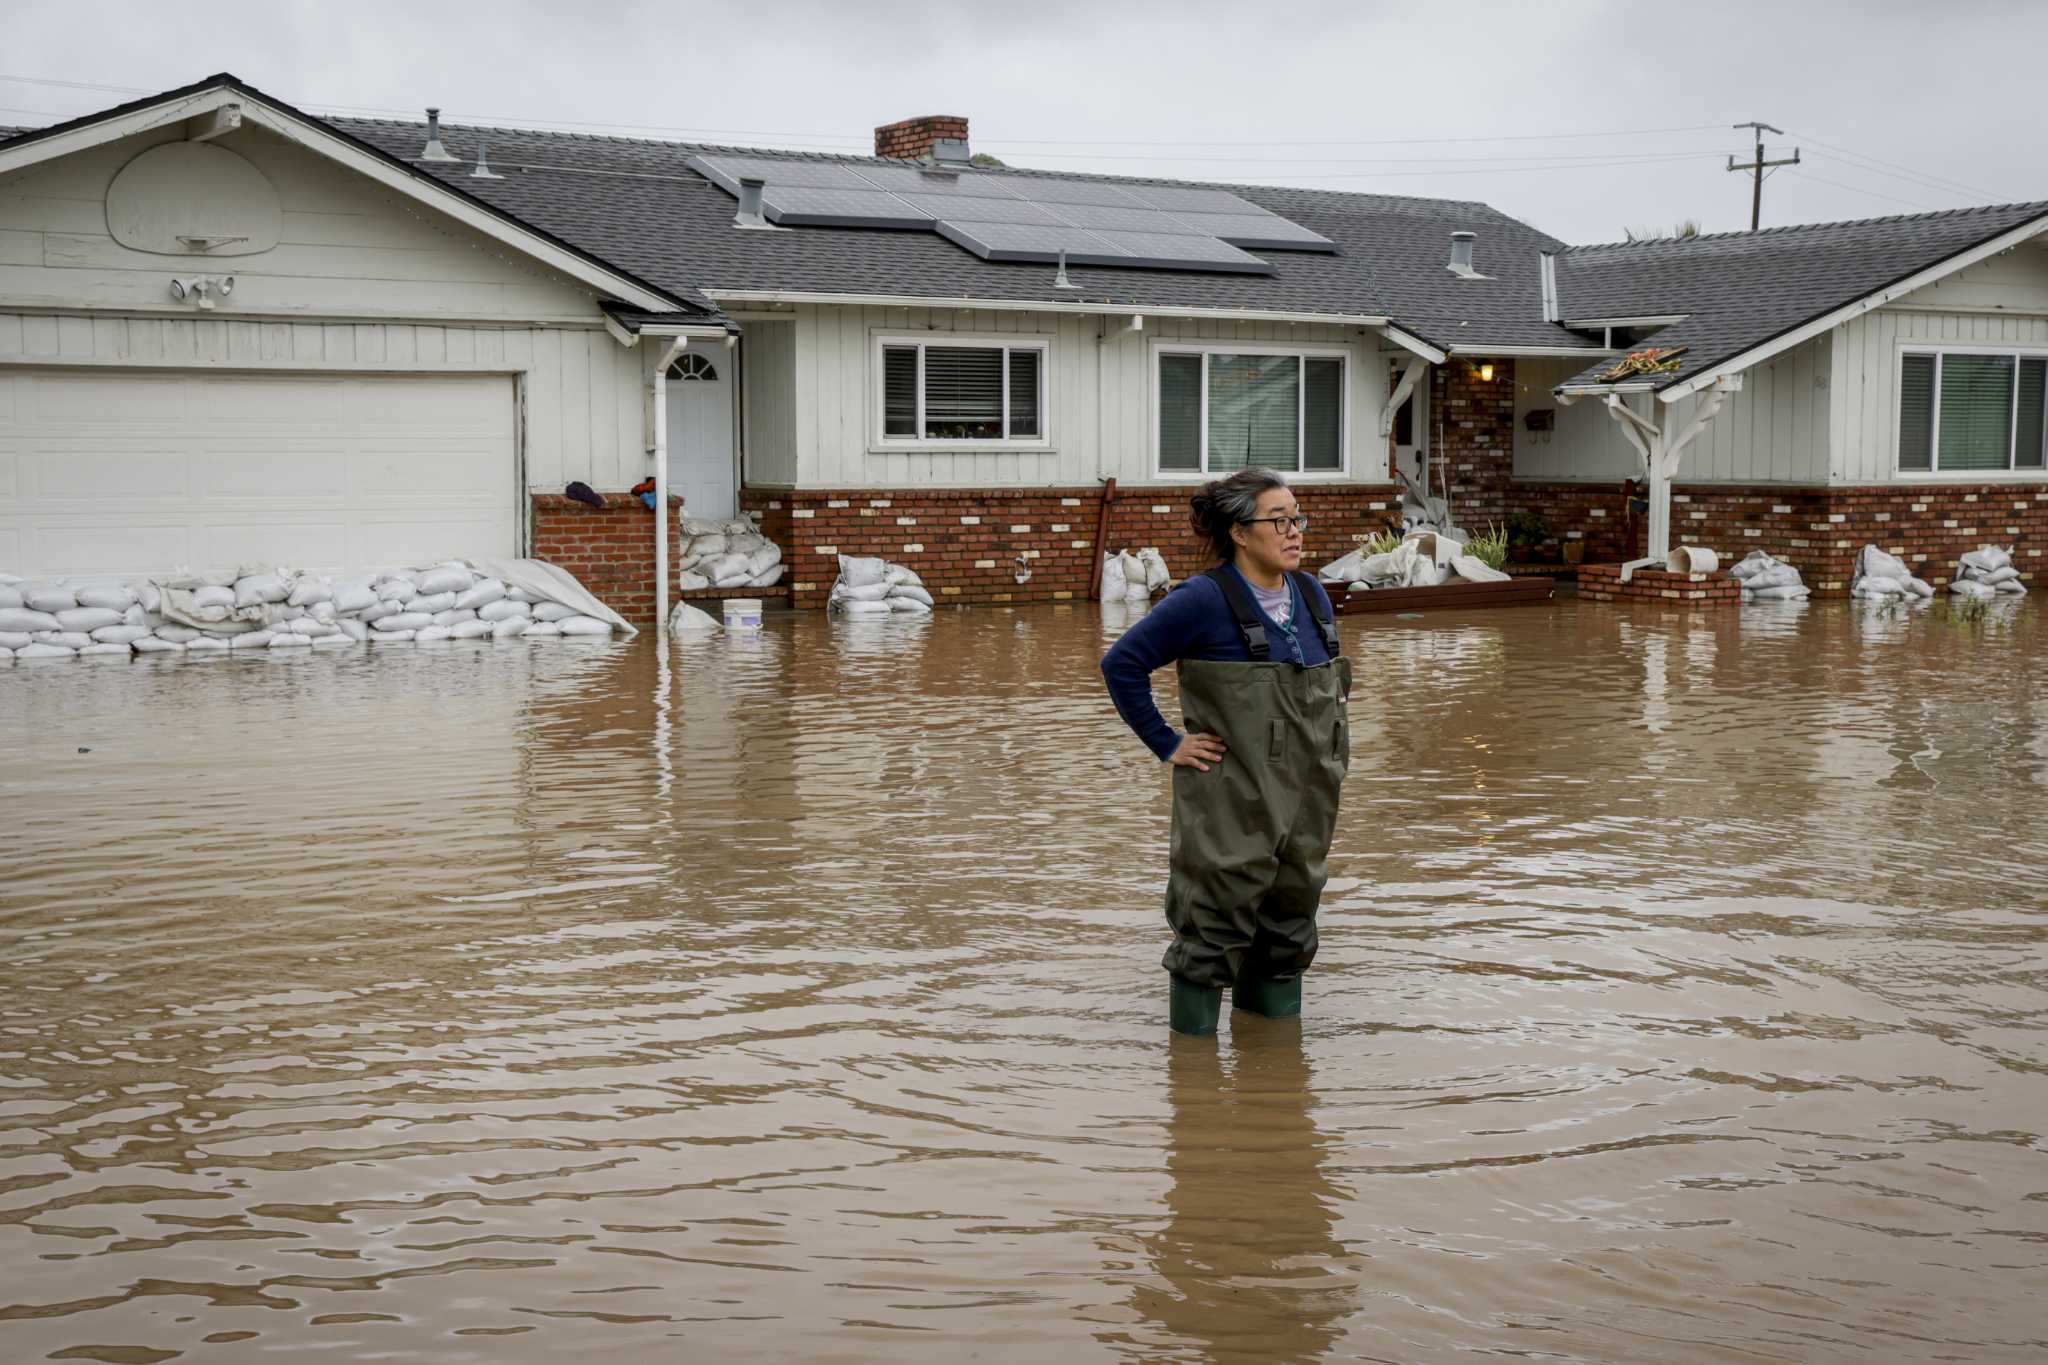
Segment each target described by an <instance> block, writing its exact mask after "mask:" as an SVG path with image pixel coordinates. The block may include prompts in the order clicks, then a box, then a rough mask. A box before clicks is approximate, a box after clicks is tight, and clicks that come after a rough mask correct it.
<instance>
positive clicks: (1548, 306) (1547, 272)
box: [1536, 251, 1562, 322]
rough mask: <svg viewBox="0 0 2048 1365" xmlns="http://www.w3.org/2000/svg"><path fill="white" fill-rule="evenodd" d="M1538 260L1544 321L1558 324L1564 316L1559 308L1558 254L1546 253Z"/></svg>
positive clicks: (1541, 254) (1538, 257) (1540, 255)
mask: <svg viewBox="0 0 2048 1365" xmlns="http://www.w3.org/2000/svg"><path fill="white" fill-rule="evenodd" d="M1536 259H1537V268H1538V270H1539V271H1540V272H1541V281H1542V288H1543V320H1544V321H1545V322H1556V321H1557V320H1558V319H1559V318H1560V317H1561V316H1562V315H1561V314H1560V312H1559V310H1558V306H1557V253H1556V252H1554V251H1545V252H1542V253H1540V254H1539V255H1538V256H1537V258H1536Z"/></svg>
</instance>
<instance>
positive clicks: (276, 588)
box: [192, 573, 292, 610]
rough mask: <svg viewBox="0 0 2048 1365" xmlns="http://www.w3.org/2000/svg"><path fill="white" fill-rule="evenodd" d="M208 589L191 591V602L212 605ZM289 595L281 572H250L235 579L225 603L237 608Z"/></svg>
mask: <svg viewBox="0 0 2048 1365" xmlns="http://www.w3.org/2000/svg"><path fill="white" fill-rule="evenodd" d="M208 591H209V589H206V588H201V589H199V590H198V591H197V592H195V593H193V594H192V600H193V602H194V603H195V604H196V605H198V606H202V607H206V606H212V605H213V603H212V602H211V601H208V600H207V593H208ZM291 595H292V589H291V584H289V583H287V582H285V581H284V575H283V574H277V573H252V574H249V575H247V576H245V577H242V578H237V579H236V580H235V586H234V588H233V590H232V591H230V592H229V594H228V598H227V605H228V606H231V607H234V608H236V609H238V610H239V609H240V608H242V607H257V606H263V605H266V604H268V603H271V602H282V601H284V600H285V599H286V598H287V597H290V596H291Z"/></svg>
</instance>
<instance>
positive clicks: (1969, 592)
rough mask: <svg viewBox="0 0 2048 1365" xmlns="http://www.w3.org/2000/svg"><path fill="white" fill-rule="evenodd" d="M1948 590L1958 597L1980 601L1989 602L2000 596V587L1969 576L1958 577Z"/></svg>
mask: <svg viewBox="0 0 2048 1365" xmlns="http://www.w3.org/2000/svg"><path fill="white" fill-rule="evenodd" d="M1948 590H1949V591H1950V592H1952V593H1954V594H1955V595H1956V596H1957V597H1968V598H1972V599H1974V600H1976V601H1979V602H1989V601H1990V600H1991V599H1992V598H1994V597H1996V596H1998V589H1996V588H1994V587H1992V586H1991V585H1990V584H1988V583H1978V582H1975V581H1973V580H1971V579H1968V578H1958V579H1956V580H1955V581H1954V582H1952V583H1950V584H1949V585H1948Z"/></svg>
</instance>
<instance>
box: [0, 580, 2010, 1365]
mask: <svg viewBox="0 0 2048 1365" xmlns="http://www.w3.org/2000/svg"><path fill="white" fill-rule="evenodd" d="M1111 610H1112V611H1113V610H1114V609H1111ZM1342 625H1343V633H1344V637H1345V644H1346V648H1347V650H1348V651H1349V652H1350V653H1351V654H1352V655H1353V656H1354V658H1356V660H1357V661H1358V674H1357V676H1358V685H1357V687H1356V690H1355V691H1354V694H1353V697H1352V703H1351V710H1352V716H1353V740H1352V754H1353V764H1352V770H1351V776H1350V779H1349V781H1348V783H1347V785H1346V789H1345V801H1346V803H1347V804H1346V805H1345V807H1344V810H1343V813H1342V816H1341V818H1340V822H1339V827H1338V837H1337V842H1336V847H1335V850H1334V851H1333V853H1332V855H1331V859H1330V867H1331V873H1332V881H1331V884H1330V888H1329V891H1328V893H1327V895H1326V897H1325V900H1324V906H1323V913H1322V938H1323V949H1322V955H1321V957H1320V959H1319V960H1318V962H1317V965H1316V967H1315V969H1314V971H1313V972H1312V973H1311V974H1310V976H1309V978H1308V980H1307V987H1306V992H1305V995H1306V1005H1305V1017H1304V1018H1303V1019H1302V1020H1300V1021H1298V1022H1297V1021H1284V1022H1276V1021H1266V1020H1261V1019H1256V1018H1253V1017H1250V1016H1246V1015H1242V1014H1240V1015H1236V1016H1234V1017H1232V1018H1230V1019H1228V1020H1227V1021H1226V1023H1225V1025H1224V1029H1223V1033H1222V1036H1221V1037H1219V1038H1216V1039H1202V1040H1196V1039H1182V1038H1170V1037H1169V1035H1168V1033H1167V1030H1166V981H1165V977H1164V975H1163V973H1162V972H1161V971H1160V969H1159V966H1158V962H1159V956H1160V953H1161V951H1162V950H1163V949H1164V947H1165V943H1166V937H1167V936H1166V930H1165V926H1164V922H1163V919H1162V917H1161V913H1160V899H1161V895H1162V891H1163V887H1164V882H1165V875H1166V836H1167V815H1168V804H1169V803H1168V788H1167V784H1166V780H1165V777H1164V772H1163V770H1162V769H1161V767H1160V765H1158V764H1157V763H1155V762H1154V761H1153V760H1152V759H1151V757H1150V755H1149V754H1147V753H1146V751H1145V750H1144V749H1143V748H1142V746H1141V745H1140V744H1139V743H1138V742H1137V740H1136V739H1135V738H1133V737H1132V736H1131V735H1130V734H1129V732H1128V731H1126V730H1125V729H1124V728H1123V727H1122V725H1121V723H1120V722H1119V721H1118V720H1117V718H1116V716H1115V714H1114V713H1113V711H1112V710H1111V708H1110V706H1109V704H1108V701H1107V699H1106V697H1105V696H1104V693H1103V690H1102V687H1101V683H1100V679H1099V677H1098V675H1097V674H1096V671H1095V668H1096V660H1097V659H1098V657H1099V656H1100V654H1101V652H1102V650H1103V649H1104V648H1105V647H1106V645H1107V643H1108V641H1109V640H1111V639H1113V638H1114V637H1115V635H1116V633H1117V631H1118V629H1119V621H1118V620H1113V619H1105V616H1104V613H1103V612H1101V611H1098V610H1097V609H1096V608H1094V607H1092V606H1082V607H1076V608H1052V607H1034V608H1028V609H1019V610H1016V611H1014V612H1010V611H1002V610H991V609H981V610H974V611H968V612H944V613H941V614H939V615H938V616H936V617H933V618H929V619H927V620H922V621H915V620H903V619H889V620H884V621H881V622H864V621H863V622H840V621H833V620H827V619H825V618H824V617H822V616H817V615H804V616H786V615H785V616H781V617H771V618H770V622H769V625H768V628H767V629H766V631H765V632H764V633H763V634H762V635H761V636H759V637H757V638H730V639H726V638H720V639H708V640H698V641H694V642H690V643H687V644H684V645H681V646H679V647H677V648H676V649H675V650H673V651H672V653H671V655H670V657H669V659H668V660H666V661H664V660H662V659H661V658H660V657H659V656H658V652H657V650H656V648H655V646H654V645H653V643H652V641H651V639H650V638H649V637H647V636H643V637H641V638H640V639H639V640H636V641H632V642H629V643H621V644H615V645H614V644H596V645H579V644H576V643H573V642H554V643H552V644H540V645H524V644H519V643H517V642H509V643H506V644H500V645H496V646H493V645H491V644H490V642H488V641H486V642H484V643H483V644H482V645H481V647H478V646H472V645H468V644H463V645H458V646H455V647H453V648H447V649H441V650H429V649H386V650H380V651H374V652H369V651H356V652H349V653H344V654H327V653H320V654H313V653H311V652H310V651H297V652H285V653H282V654H281V656H279V655H276V654H271V653H270V652H268V651H265V652H264V653H265V655H266V657H261V658H251V657H241V656H237V657H231V658H229V657H224V658H218V659H211V660H208V659H202V658H197V657H195V658H191V659H184V658H176V659H167V658H165V657H163V656H152V657H144V658H138V659H136V660H133V661H127V660H122V661H119V662H118V663H116V664H115V665H114V666H93V664H95V663H97V662H98V661H82V662H77V663H67V664H64V665H62V666H56V667H52V666H31V665H17V666H15V667H13V668H12V669H10V670H6V671H0V815H4V830H5V833H4V838H5V841H6V849H7V856H6V859H5V870H4V872H0V986H4V991H0V1359H4V1360H7V1361H28V1360H39V1359H45V1358H49V1359H87V1360H105V1361H138V1362H151V1361H160V1360H170V1359H185V1360H204V1361H209V1362H211V1361H239V1360H255V1359H266V1360H271V1359H282V1358H286V1357H287V1356H291V1357H294V1358H297V1357H298V1356H301V1355H303V1356H304V1357H305V1358H322V1357H324V1358H327V1359H335V1360H362V1359H394V1360H398V1359H403V1360H409V1361H418V1360H431V1361H472V1360H473V1361H505V1360H522V1361H523V1360H548V1359H560V1358H563V1357H564V1356H567V1355H571V1354H572V1353H573V1354H597V1353H603V1354H604V1355H606V1356H608V1357H609V1358H612V1359H616V1360H620V1361H627V1360H692V1359H736V1360H764V1361H766V1360H786V1359H801V1360H807V1361H856V1360H861V1361H865V1360H892V1361H893V1360H904V1361H948V1362H950V1361H958V1360H962V1359H967V1358H976V1359H984V1360H1045V1359H1060V1360H1064V1361H1074V1362H1078V1361H1083V1360H1088V1361H1095V1360H1103V1361H1110V1360H1143V1361H1166V1360H1173V1361H1182V1360H1185V1361H1197V1360H1207V1359H1219V1360H1236V1359H1250V1358H1259V1359H1272V1360H1315V1359H1321V1358H1325V1357H1328V1358H1344V1359H1374V1360H1386V1361H1433V1360H1445V1359H1454V1358H1459V1357H1462V1356H1466V1355H1474V1356H1477V1355H1487V1354H1514V1355H1524V1356H1534V1357H1537V1358H1541V1359H1551V1360H1659V1361H1666V1360H1669V1361H1745V1362H1749V1361H1799V1362H1806V1361H1866V1360H1886V1361H1921V1360H1927V1361H1933V1360H1966V1361H1979V1360H2015V1361H2018V1360H2038V1359H2040V1358H2042V1357H2043V1355H2044V1354H2048V1314H2044V1310H2043V1308H2042V1303H2043V1295H2044V1292H2048V1150H2044V1143H2048V1139H2044V1130H2048V1075H2044V1072H2048V891H2044V889H2043V886H2044V883H2043V876H2042V873H2043V869H2044V866H2048V691H2044V687H2043V677H2044V673H2048V667H2044V666H2048V621H2044V620H2043V618H2042V615H2041V612H2040V609H2039V608H2038V607H2037V606H2035V605H2034V604H2032V603H2028V604H2026V605H2025V606H2023V607H2022V609H2021V610H2020V611H2019V612H2018V613H2017V614H2016V615H2013V616H2011V617H1997V618H1995V619H1994V620H1992V621H1991V622H1989V623H1988V624H1966V623H1962V622H1958V621H1955V620H1953V619H1952V618H1951V617H1950V614H1949V613H1948V610H1947V604H1945V603H1942V604H1937V605H1936V606H1935V608H1934V609H1933V610H1931V611H1922V612H1919V613H1917V614H1916V613H1913V612H1907V611H1901V612H1898V613H1895V614H1885V613H1882V612H1878V611H1873V610H1867V609H1864V608H1862V607H1861V606H1860V605H1858V606H1852V605H1851V604H1848V603H1817V604H1814V605H1813V606H1812V607H1810V608H1807V607H1804V606H1801V605H1799V604H1784V605H1783V607H1782V609H1778V604H1772V606H1771V607H1765V608H1747V609H1744V610H1742V611H1740V612H1737V611H1726V612H1722V613H1719V614H1715V615H1699V616H1694V615H1685V614H1680V613H1670V614H1665V613H1658V612H1652V611H1641V612H1637V611H1631V610H1628V609H1615V608H1601V607H1594V606H1579V605H1577V604H1575V603H1570V602H1565V603H1560V604H1558V605H1557V606H1555V607H1554V608H1543V609H1531V610H1514V611H1497V612H1493V613H1481V614H1473V615H1469V616H1465V617H1453V616H1449V615H1445V616H1441V617H1439V616H1436V615H1434V614H1432V615H1430V616H1427V617H1425V618H1423V619H1419V620H1398V619H1390V618H1387V617H1365V618H1353V619H1351V620H1348V621H1345V622H1343V623H1342ZM1160 688H1161V693H1162V698H1163V699H1164V698H1165V697H1167V696H1170V692H1171V682H1170V679H1169V678H1168V677H1166V676H1164V675H1162V677H1161V679H1160ZM1167 710H1168V714H1169V716H1173V715H1176V714H1177V712H1176V711H1175V709H1174V708H1172V707H1171V706H1170V705H1169V706H1168V707H1167Z"/></svg>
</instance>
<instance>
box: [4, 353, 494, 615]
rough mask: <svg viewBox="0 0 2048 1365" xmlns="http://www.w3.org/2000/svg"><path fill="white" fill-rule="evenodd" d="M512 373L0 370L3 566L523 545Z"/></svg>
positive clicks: (414, 553) (110, 567)
mask: <svg viewBox="0 0 2048 1365" xmlns="http://www.w3.org/2000/svg"><path fill="white" fill-rule="evenodd" d="M517 484H518V469H517V456H516V447H515V442H514V438H513V392H512V380H511V379H510V377H508V376H503V375H478V376H470V375H421V376H413V375H358V376H349V377H336V376H327V375H308V374H246V373H244V374H219V373H193V372H189V371H187V372H178V373H170V372H159V371H109V370H30V369H11V368H8V367H5V366H0V572H12V573H18V574H23V575H49V576H54V575H58V574H102V573H110V574H111V573H119V574H128V573H148V572H157V571H162V570H167V569H173V568H177V567H180V566H189V567H191V568H194V569H217V568H233V567H235V566H237V565H241V564H289V565H293V566H295V567H300V568H307V569H315V570H319V571H321V572H330V571H338V570H344V569H367V568H376V567H382V566H388V565H394V564H419V563H428V562H432V561H434V560H438V559H447V558H451V557H458V558H471V557H474V556H478V555H509V554H515V553H517V551H518V526H519V518H518V516H517V509H518V487H517Z"/></svg>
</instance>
